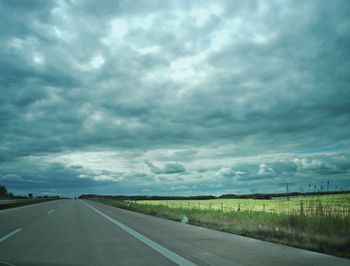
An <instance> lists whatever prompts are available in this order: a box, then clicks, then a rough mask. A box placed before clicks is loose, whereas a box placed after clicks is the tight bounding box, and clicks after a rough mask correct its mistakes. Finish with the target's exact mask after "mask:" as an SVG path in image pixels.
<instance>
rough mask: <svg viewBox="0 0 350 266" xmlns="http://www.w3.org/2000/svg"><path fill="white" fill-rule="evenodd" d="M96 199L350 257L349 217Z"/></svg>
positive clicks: (141, 211) (208, 226) (173, 218)
mask: <svg viewBox="0 0 350 266" xmlns="http://www.w3.org/2000/svg"><path fill="white" fill-rule="evenodd" d="M90 200H94V201H96V202H100V203H103V204H107V205H111V206H115V207H118V208H123V209H127V210H131V211H136V212H140V213H145V214H149V215H153V216H157V217H162V218H166V219H171V220H174V221H181V220H182V219H184V217H187V219H188V223H189V224H193V225H198V226H202V227H207V228H210V229H214V230H219V231H224V232H228V233H233V234H237V235H242V236H247V237H252V238H257V239H261V240H266V241H271V242H275V243H281V244H285V245H289V246H294V247H298V248H303V249H308V250H313V251H318V252H322V253H327V254H331V255H336V256H341V257H345V258H350V219H349V218H336V217H319V216H301V215H286V214H273V213H265V212H244V211H242V212H221V211H216V210H200V209H180V208H169V207H167V206H160V205H143V204H135V203H131V202H130V203H128V202H125V201H117V200H111V199H102V198H92V199H90Z"/></svg>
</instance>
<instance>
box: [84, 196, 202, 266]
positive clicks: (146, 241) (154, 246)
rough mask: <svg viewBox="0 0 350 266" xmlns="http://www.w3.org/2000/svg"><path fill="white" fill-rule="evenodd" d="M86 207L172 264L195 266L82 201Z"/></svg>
mask: <svg viewBox="0 0 350 266" xmlns="http://www.w3.org/2000/svg"><path fill="white" fill-rule="evenodd" d="M82 202H83V203H84V204H85V205H86V206H88V207H89V208H91V209H92V210H93V211H95V212H96V213H98V214H100V215H101V216H102V217H104V218H106V219H107V220H108V221H110V222H112V223H113V224H114V225H116V226H118V227H119V228H120V229H122V230H124V231H125V232H127V233H129V234H130V235H132V236H133V237H135V238H136V239H138V240H140V241H141V242H143V243H144V244H146V245H147V246H149V247H150V248H152V249H153V250H155V251H156V252H158V253H160V254H161V255H163V256H164V257H166V258H168V259H169V260H171V261H172V262H174V263H176V264H177V265H186V266H195V265H196V264H194V263H192V262H191V261H189V260H187V259H185V258H184V257H182V256H180V255H178V254H176V253H175V252H172V251H171V250H169V249H167V248H165V247H163V246H161V245H160V244H158V243H156V242H155V241H153V240H151V239H149V238H147V237H145V236H144V235H142V234H140V233H138V232H137V231H135V230H133V229H131V228H130V227H128V226H126V225H125V224H123V223H121V222H119V221H118V220H116V219H114V218H112V217H110V216H108V215H107V214H105V213H103V212H101V211H100V210H98V209H96V208H95V207H93V206H91V205H90V204H88V203H86V202H85V201H82Z"/></svg>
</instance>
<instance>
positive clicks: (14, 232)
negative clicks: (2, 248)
mask: <svg viewBox="0 0 350 266" xmlns="http://www.w3.org/2000/svg"><path fill="white" fill-rule="evenodd" d="M21 231H22V229H21V228H18V229H16V230H15V231H12V232H11V233H9V234H7V235H5V236H3V237H2V238H0V242H2V241H4V240H6V239H8V238H9V237H11V236H13V235H15V234H17V233H19V232H21Z"/></svg>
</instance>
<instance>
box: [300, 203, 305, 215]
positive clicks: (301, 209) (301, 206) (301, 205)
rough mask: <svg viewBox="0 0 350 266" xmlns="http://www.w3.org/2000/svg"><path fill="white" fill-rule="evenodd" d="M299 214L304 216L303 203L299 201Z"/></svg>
mask: <svg viewBox="0 0 350 266" xmlns="http://www.w3.org/2000/svg"><path fill="white" fill-rule="evenodd" d="M300 214H301V215H304V202H303V201H300Z"/></svg>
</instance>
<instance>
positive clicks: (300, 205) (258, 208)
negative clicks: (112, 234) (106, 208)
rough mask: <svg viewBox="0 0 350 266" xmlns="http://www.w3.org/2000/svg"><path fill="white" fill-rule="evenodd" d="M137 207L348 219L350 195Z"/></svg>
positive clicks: (168, 202) (159, 202)
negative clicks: (164, 207)
mask: <svg viewBox="0 0 350 266" xmlns="http://www.w3.org/2000/svg"><path fill="white" fill-rule="evenodd" d="M136 203H138V204H146V205H163V206H168V207H170V208H184V209H186V208H187V209H203V210H221V211H224V212H231V211H249V212H269V213H279V214H303V215H319V216H337V217H349V216H350V193H347V194H332V195H309V196H298V197H290V198H289V199H288V198H286V197H282V198H272V199H266V200H262V199H211V200H140V201H137V202H136Z"/></svg>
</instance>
